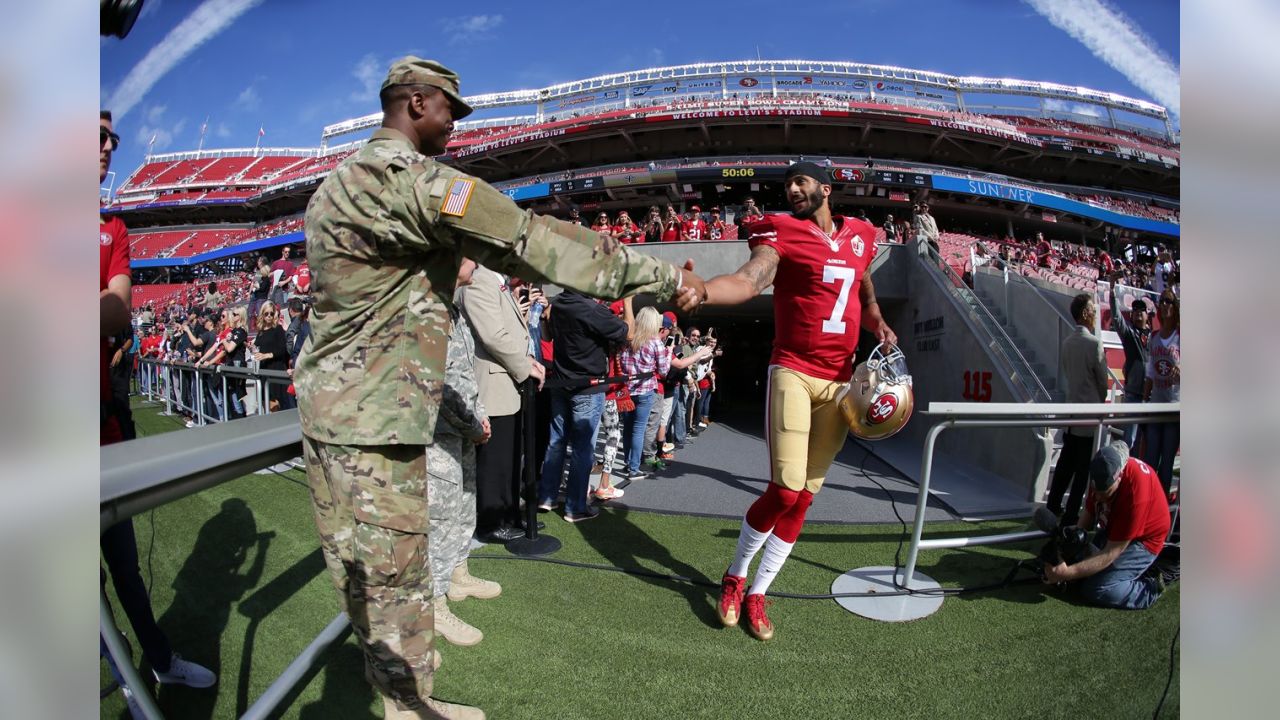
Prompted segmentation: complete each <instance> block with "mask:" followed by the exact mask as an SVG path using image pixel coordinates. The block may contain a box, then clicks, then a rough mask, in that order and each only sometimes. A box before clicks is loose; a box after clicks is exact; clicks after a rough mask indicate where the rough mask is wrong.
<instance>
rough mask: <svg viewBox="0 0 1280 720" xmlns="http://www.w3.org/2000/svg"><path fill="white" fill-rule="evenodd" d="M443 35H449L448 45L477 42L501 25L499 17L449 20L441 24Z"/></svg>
mask: <svg viewBox="0 0 1280 720" xmlns="http://www.w3.org/2000/svg"><path fill="white" fill-rule="evenodd" d="M442 24H443V26H444V31H445V34H447V35H449V36H450V37H449V44H450V45H456V44H458V43H463V42H469V41H471V40H478V39H480V38H482V37H484V36H486V35H488V34H489V33H491V32H493V31H494V30H496V29H497V28H498V26H499V25H501V24H502V16H501V15H471V16H469V17H459V18H449V19H446V20H445V21H444V22H443V23H442Z"/></svg>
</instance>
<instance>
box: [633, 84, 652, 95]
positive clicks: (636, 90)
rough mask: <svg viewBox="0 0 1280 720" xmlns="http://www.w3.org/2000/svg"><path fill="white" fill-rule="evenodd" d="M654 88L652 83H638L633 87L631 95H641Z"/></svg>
mask: <svg viewBox="0 0 1280 720" xmlns="http://www.w3.org/2000/svg"><path fill="white" fill-rule="evenodd" d="M652 89H653V86H652V85H637V86H635V87H633V88H631V97H641V96H643V95H645V94H647V93H648V92H649V91H650V90H652Z"/></svg>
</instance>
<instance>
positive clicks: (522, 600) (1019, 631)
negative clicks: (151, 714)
mask: <svg viewBox="0 0 1280 720" xmlns="http://www.w3.org/2000/svg"><path fill="white" fill-rule="evenodd" d="M135 416H136V418H137V421H138V426H139V433H140V434H154V433H158V432H167V431H170V430H180V429H182V428H181V425H179V424H178V423H177V422H175V420H174V419H172V418H165V417H161V416H159V415H157V414H155V412H154V411H150V410H147V409H144V408H139V409H138V410H136V411H135ZM305 482H306V481H305V477H304V476H303V474H302V473H300V472H297V471H294V472H289V473H284V474H267V475H249V476H246V477H243V478H240V479H238V480H235V481H232V482H229V483H226V484H223V485H221V486H219V487H216V488H213V489H211V490H207V491H205V492H203V493H200V494H199V495H196V496H193V497H189V498H186V499H184V500H181V501H178V502H175V503H172V504H169V505H166V506H163V507H161V508H159V509H157V510H155V511H154V512H153V513H148V514H144V515H141V516H139V517H137V518H135V519H134V523H135V527H136V530H137V536H138V546H139V554H140V557H141V566H142V573H143V577H144V578H145V579H148V581H149V582H150V587H151V592H152V599H153V606H154V608H155V611H156V615H157V617H158V619H159V621H160V625H161V626H162V627H163V628H164V629H165V630H166V632H168V634H169V636H170V639H171V640H172V642H173V645H174V647H175V649H176V650H177V651H178V652H180V653H182V654H183V655H184V656H185V657H188V658H190V659H192V660H195V661H197V662H200V663H202V664H204V665H206V666H208V667H210V668H211V669H213V670H214V671H215V672H217V673H218V675H219V680H218V684H217V685H216V686H215V687H213V688H209V689H207V690H194V689H189V688H174V687H172V686H165V687H164V688H163V689H161V691H160V694H159V700H160V706H161V709H162V710H163V711H164V712H165V713H166V716H167V717H172V718H232V717H235V716H237V715H238V714H240V713H241V712H243V711H244V710H245V709H246V708H247V707H248V706H249V705H250V704H251V703H252V702H253V701H254V700H255V699H256V698H257V697H258V696H259V695H260V694H261V693H262V692H263V690H265V689H266V687H267V686H268V685H269V684H270V683H271V681H272V680H273V679H274V678H275V677H276V676H277V675H278V674H279V673H280V671H281V670H282V669H283V668H284V667H285V666H286V665H287V664H288V663H289V662H290V661H291V660H292V659H293V658H294V657H295V656H296V655H297V653H298V652H299V651H301V650H302V649H303V648H304V647H305V646H306V645H307V644H308V643H309V642H310V641H311V640H312V639H313V638H314V637H315V635H316V634H317V633H318V632H319V631H320V630H321V629H322V628H323V627H324V626H325V625H326V624H327V623H328V622H329V621H330V620H331V619H332V618H333V617H334V616H335V615H336V614H337V612H338V603H337V599H336V597H335V594H334V591H333V588H332V585H331V584H330V581H329V578H328V575H327V571H326V570H325V567H324V563H323V561H322V560H321V558H320V552H319V550H318V542H317V538H316V534H315V526H314V525H313V523H312V518H311V505H310V500H309V497H308V493H307V489H306V484H305ZM734 510H735V511H736V510H737V509H734ZM543 517H544V519H546V520H547V529H546V531H545V532H547V533H549V534H551V535H554V536H555V537H557V538H559V539H560V540H561V541H562V542H563V543H564V547H563V549H562V550H561V551H560V552H558V553H556V554H555V555H554V556H553V557H554V558H556V559H558V560H568V561H576V562H582V563H591V564H600V565H606V566H612V567H618V568H639V569H645V570H649V571H653V572H656V573H660V574H673V575H679V576H684V577H688V578H693V579H696V580H700V581H706V582H713V581H718V579H719V577H720V575H721V574H722V573H723V572H724V568H725V566H726V564H727V562H728V560H729V558H730V556H731V554H732V552H733V548H734V543H735V540H736V537H737V530H738V525H739V523H738V522H737V521H729V520H715V519H706V518H696V517H676V516H667V515H656V514H650V513H641V512H626V511H621V510H616V509H614V510H606V511H605V513H604V514H603V515H602V516H601V517H600V518H598V519H596V520H593V521H591V522H586V523H580V524H577V525H570V524H568V523H565V522H562V521H561V520H560V519H559V518H558V517H555V516H543ZM1022 527H1023V524H1021V523H1014V522H991V523H981V524H965V523H947V524H935V525H930V526H929V527H928V528H927V532H928V533H929V534H930V535H931V536H936V535H941V534H945V533H948V532H953V533H956V534H985V533H989V532H993V531H1005V530H1009V529H1021V528H1022ZM900 536H901V527H900V526H899V525H897V524H894V525H885V526H833V525H811V526H809V527H807V528H806V529H805V531H804V533H803V534H802V535H801V537H800V540H799V542H798V543H797V544H796V548H795V551H794V552H793V554H792V555H791V559H790V561H789V562H788V563H787V565H786V567H785V568H784V570H783V571H782V573H781V574H780V575H779V577H778V580H777V581H776V582H775V583H774V586H773V589H774V590H776V591H780V592H787V593H805V594H819V593H827V592H830V587H831V582H832V580H834V579H835V578H836V577H837V576H838V575H840V574H841V573H844V572H845V571H847V570H849V569H851V568H858V567H864V566H869V565H891V564H893V557H894V552H895V549H896V548H897V547H898V541H899V538H900ZM1033 549H1034V547H1033V546H1030V545H1023V546H996V547H982V548H972V549H965V550H945V551H934V552H928V553H923V554H922V555H921V561H920V570H921V571H922V572H924V573H926V574H928V575H930V576H931V577H933V578H934V579H936V580H938V581H939V582H941V583H943V584H944V585H947V586H979V585H987V584H991V583H998V582H999V581H1001V580H1002V579H1003V578H1004V577H1005V576H1006V575H1007V574H1008V572H1009V570H1010V569H1011V567H1012V565H1013V563H1014V562H1015V561H1016V560H1017V559H1020V558H1025V557H1028V556H1029V555H1030V553H1031V551H1032V550H1033ZM489 556H498V557H497V558H491V557H489ZM471 569H472V572H473V573H474V574H476V575H478V576H482V577H485V578H489V579H493V580H497V581H498V582H500V583H502V586H503V593H502V596H501V597H499V598H496V599H493V600H475V599H471V600H466V601H464V602H461V603H456V604H453V605H452V607H453V609H454V611H455V613H456V614H457V615H458V616H459V617H461V618H463V619H464V620H466V621H468V622H470V623H472V624H474V625H475V626H476V627H478V628H480V629H481V630H483V631H484V633H485V639H484V641H483V642H482V643H480V644H479V645H477V646H475V647H472V648H458V647H452V646H449V645H448V644H446V643H444V642H443V641H440V644H441V646H442V648H443V650H442V654H443V658H444V662H443V666H442V667H441V669H440V671H439V673H438V674H437V676H436V691H435V692H436V695H437V696H438V697H442V698H444V699H447V700H451V701H455V702H464V703H467V704H472V705H477V706H479V707H481V708H483V709H484V710H485V711H486V712H487V713H488V716H489V717H490V718H565V719H569V718H660V719H662V720H676V719H679V718H730V717H739V718H752V719H759V718H859V717H867V718H879V717H883V718H902V717H918V718H1056V717H1064V718H1065V717H1073V718H1080V717H1086V718H1094V717H1098V718H1101V717H1108V718H1132V717H1150V716H1151V714H1152V711H1153V710H1154V709H1155V708H1156V705H1157V703H1158V702H1159V701H1160V697H1161V693H1162V691H1163V690H1164V687H1165V683H1166V680H1167V678H1168V677H1169V669H1170V648H1171V641H1173V639H1174V633H1175V632H1176V631H1177V628H1178V611H1179V590H1178V586H1176V585H1175V586H1174V587H1173V588H1172V589H1171V590H1170V591H1169V592H1168V593H1167V594H1166V596H1165V597H1163V598H1161V600H1160V601H1159V602H1158V603H1157V604H1156V605H1155V606H1154V607H1153V608H1151V609H1149V610H1146V611H1141V612H1124V611H1117V610H1102V609H1095V608H1089V607H1084V606H1081V605H1078V604H1076V603H1074V602H1073V601H1072V599H1071V598H1070V597H1069V596H1065V595H1062V594H1060V593H1057V592H1045V591H1044V590H1043V589H1042V588H1041V587H1040V586H1039V585H1036V584H1018V585H1014V586H1010V587H1006V588H1003V589H998V590H994V591H990V592H982V593H975V594H969V595H962V596H959V597H952V598H949V599H947V600H946V601H945V602H944V604H943V606H942V609H941V610H939V611H938V612H937V613H935V614H933V615H932V616H930V617H927V618H925V619H922V620H918V621H915V622H909V623H900V624H889V623H879V622H874V621H871V620H866V619H863V618H860V617H858V616H856V615H853V614H851V613H849V612H847V611H845V610H844V609H842V608H841V607H840V606H839V605H837V604H836V603H835V601H833V600H829V599H827V600H800V599H775V600H774V601H773V605H772V607H771V608H770V617H771V618H772V619H773V621H774V623H775V625H776V626H777V633H776V636H775V638H774V640H773V641H772V642H769V643H761V642H758V641H756V640H755V639H753V638H752V637H751V636H750V635H748V634H747V633H746V631H745V630H744V629H742V628H727V629H726V628H723V627H721V626H720V623H719V621H718V620H717V618H716V613H715V602H716V595H715V591H714V590H713V589H711V588H709V587H705V586H702V585H699V584H693V583H687V582H676V581H671V580H667V579H657V578H652V577H642V576H636V575H629V574H624V573H618V572H608V571H602V570H592V569H583V568H577V567H568V566H562V565H555V564H548V563H540V562H531V561H526V560H518V559H511V556H510V555H508V554H507V553H506V551H505V550H504V549H502V548H495V547H492V546H488V547H485V548H483V549H481V550H477V551H476V552H475V554H474V555H473V559H472V561H471ZM117 618H118V620H119V621H121V622H123V623H124V629H125V630H126V632H127V633H128V632H129V630H128V624H127V622H125V621H124V617H123V613H120V612H117ZM1173 651H1174V662H1175V665H1174V675H1173V680H1172V683H1173V684H1172V686H1171V687H1170V689H1169V693H1168V697H1167V699H1166V700H1165V703H1164V708H1163V710H1162V712H1161V716H1162V717H1169V718H1173V717H1177V714H1178V697H1179V695H1178V678H1177V674H1176V673H1177V665H1176V662H1177V647H1176V645H1174V646H1173ZM139 662H141V661H140V660H139ZM103 667H104V668H105V664H104V665H103ZM102 676H103V684H104V685H106V684H107V683H108V682H109V678H108V675H107V673H106V671H105V669H104V671H103V673H102ZM101 714H102V716H103V717H109V718H117V717H127V712H126V711H125V708H124V702H123V699H122V698H121V696H120V694H119V693H118V692H117V693H113V694H111V695H109V696H108V697H107V698H106V699H104V700H103V702H102V712H101ZM381 715H382V710H381V701H380V699H378V698H377V697H376V696H375V694H374V692H373V691H372V689H371V688H370V687H369V685H368V684H367V683H366V682H365V680H364V676H363V663H362V660H361V656H360V652H359V650H358V649H357V648H356V647H355V645H354V644H353V642H352V641H351V639H350V638H348V640H347V641H346V642H345V643H344V644H342V645H340V646H338V647H336V648H334V649H333V650H332V651H331V652H330V653H329V654H328V655H327V656H326V657H325V661H324V663H323V665H322V666H321V667H319V668H318V669H317V670H316V671H315V673H314V675H313V676H311V678H310V679H309V682H308V683H307V684H306V685H305V686H304V687H302V688H300V689H299V690H298V691H297V692H296V693H295V695H294V696H293V697H292V699H291V702H290V704H289V705H288V706H287V707H286V708H285V709H284V710H283V711H282V713H281V714H280V716H281V717H286V718H344V719H346V718H356V719H363V718H376V717H381Z"/></svg>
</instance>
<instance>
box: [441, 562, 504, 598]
mask: <svg viewBox="0 0 1280 720" xmlns="http://www.w3.org/2000/svg"><path fill="white" fill-rule="evenodd" d="M501 594H502V586H501V585H499V584H498V583H496V582H494V581H492V580H481V579H480V578H478V577H476V576H474V575H472V574H471V571H470V570H469V569H468V568H467V561H466V560H463V561H462V562H461V563H458V567H456V568H454V569H453V577H451V578H449V599H450V600H453V601H454V602H457V601H459V600H466V599H467V598H469V597H473V598H480V599H481V600H488V599H489V598H496V597H498V596H499V595H501Z"/></svg>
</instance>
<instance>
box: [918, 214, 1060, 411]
mask: <svg viewBox="0 0 1280 720" xmlns="http://www.w3.org/2000/svg"><path fill="white" fill-rule="evenodd" d="M917 242H918V243H919V245H918V246H917V252H919V251H920V250H922V249H923V250H924V251H925V253H924V254H923V255H922V256H921V257H922V260H923V261H924V264H925V265H926V266H929V267H930V268H932V269H936V270H937V274H936V275H935V274H933V272H930V275H931V276H932V277H933V278H934V279H935V280H937V281H938V282H939V283H941V284H942V286H943V289H944V290H946V291H947V292H948V293H949V294H950V295H951V296H953V297H954V298H956V300H958V301H959V302H958V303H957V304H958V305H959V306H960V307H961V308H962V309H963V311H964V314H965V317H966V318H968V320H969V323H970V325H971V326H972V327H973V329H974V330H975V331H976V332H978V333H980V335H979V337H982V335H981V333H983V332H984V331H985V336H986V337H989V338H990V341H989V342H987V343H986V346H987V348H988V349H990V350H991V353H992V357H993V358H994V359H995V361H996V364H997V365H998V366H1000V370H1001V371H1002V372H1003V373H1004V374H1005V375H1006V376H1007V377H1008V378H1009V380H1010V382H1012V383H1013V387H1014V390H1015V391H1017V390H1021V398H1020V399H1021V400H1023V401H1024V402H1048V401H1049V400H1050V399H1052V398H1051V396H1050V395H1049V391H1048V390H1047V389H1045V386H1044V384H1043V383H1041V382H1040V378H1039V377H1037V376H1036V373H1035V371H1034V370H1033V369H1032V368H1031V363H1030V362H1028V361H1027V358H1026V357H1024V356H1023V354H1022V352H1021V351H1020V350H1018V346H1017V345H1016V344H1015V343H1014V342H1013V339H1012V338H1010V337H1009V335H1008V334H1007V333H1005V331H1004V328H1003V327H1001V325H1000V322H999V321H998V320H996V318H995V316H993V315H992V314H991V311H990V310H988V309H987V306H986V305H984V304H983V303H982V301H981V300H980V299H978V296H977V294H976V293H974V292H973V290H972V289H970V287H969V286H968V285H967V284H965V282H964V279H963V278H961V277H960V276H959V275H957V274H956V272H955V270H953V269H952V268H951V266H949V265H947V263H946V261H945V260H944V259H943V257H942V255H941V254H939V253H938V251H937V250H934V249H933V247H932V246H930V245H929V244H928V243H927V242H925V241H924V240H923V239H920V240H917Z"/></svg>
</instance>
